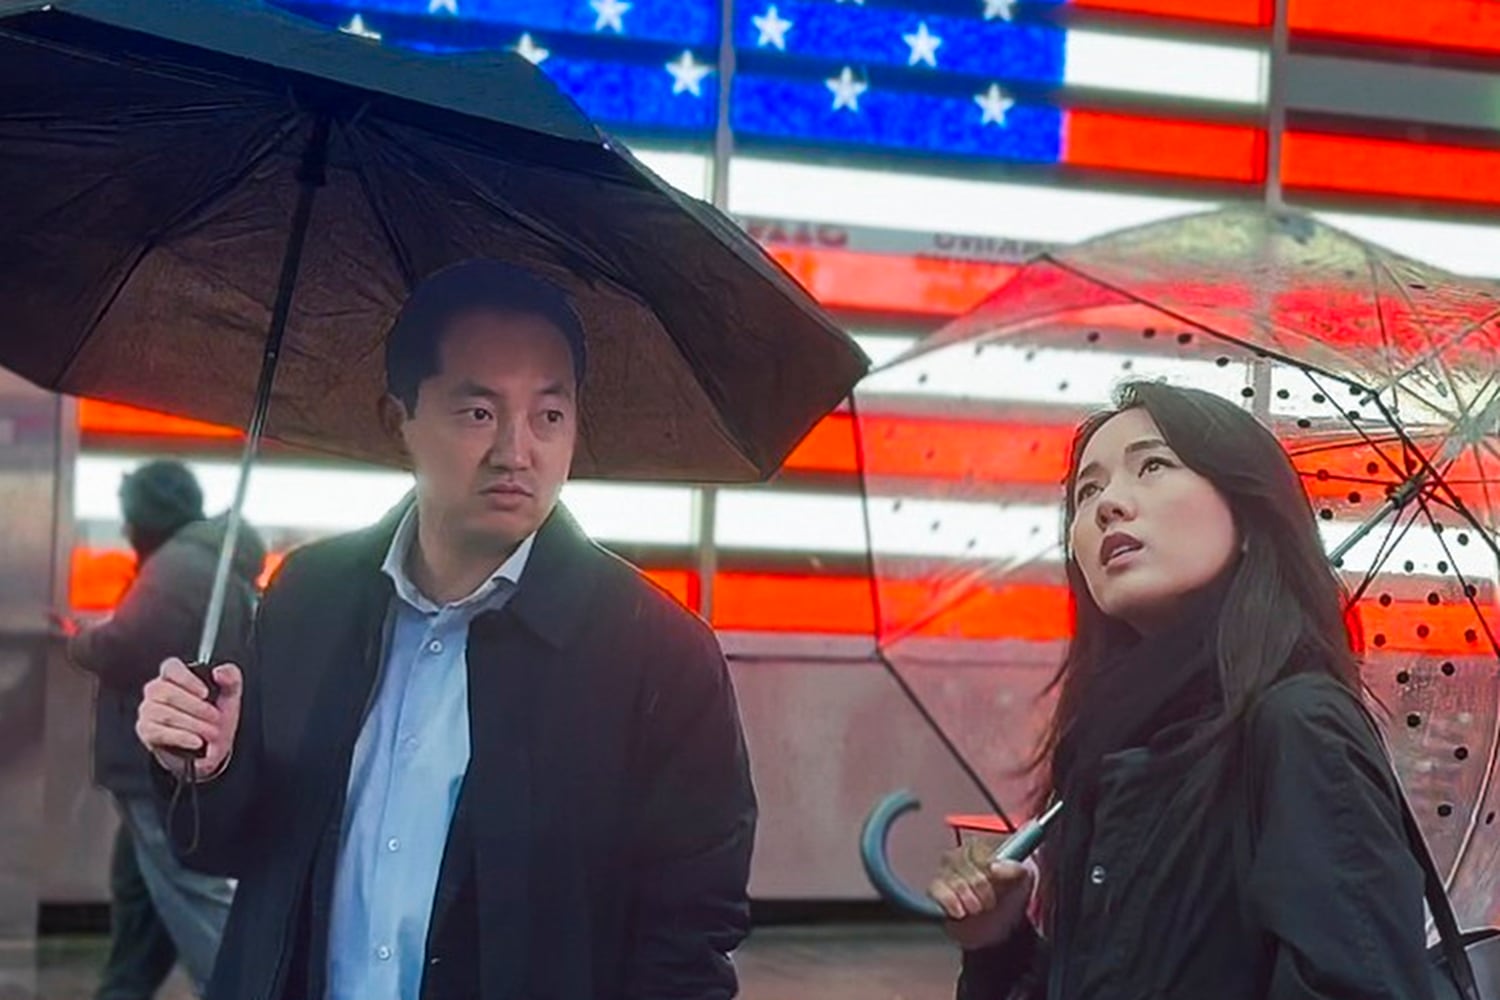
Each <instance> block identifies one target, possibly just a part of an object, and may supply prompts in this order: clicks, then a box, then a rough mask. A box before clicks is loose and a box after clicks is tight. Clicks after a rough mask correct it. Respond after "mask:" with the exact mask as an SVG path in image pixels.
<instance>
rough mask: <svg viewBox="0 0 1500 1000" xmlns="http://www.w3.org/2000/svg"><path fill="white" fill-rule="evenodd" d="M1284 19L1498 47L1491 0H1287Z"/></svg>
mask: <svg viewBox="0 0 1500 1000" xmlns="http://www.w3.org/2000/svg"><path fill="white" fill-rule="evenodd" d="M1105 2H1106V3H1108V0H1105ZM1267 23H1269V22H1267ZM1288 23H1290V25H1291V27H1292V30H1293V31H1295V32H1298V33H1302V34H1318V35H1324V36H1329V37H1334V38H1341V39H1347V40H1350V41H1361V42H1371V43H1381V44H1397V45H1410V46H1413V47H1420V48H1437V49H1454V50H1460V51H1468V52H1500V4H1497V3H1495V0H1291V3H1290V8H1289V11H1288Z"/></svg>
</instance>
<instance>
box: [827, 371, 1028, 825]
mask: <svg viewBox="0 0 1500 1000" xmlns="http://www.w3.org/2000/svg"><path fill="white" fill-rule="evenodd" d="M849 412H850V415H851V416H853V418H854V461H855V465H856V467H857V468H859V469H861V470H866V469H868V468H869V466H868V465H867V464H866V457H865V448H864V435H863V434H861V433H860V420H859V408H858V402H857V401H856V399H855V397H854V396H853V395H851V396H850V397H849ZM859 488H860V501H861V502H860V513H861V515H862V517H863V519H864V527H865V551H866V556H867V557H868V562H867V566H868V570H869V571H868V574H867V575H868V578H869V581H870V610H871V611H872V613H873V615H874V623H873V624H874V632H875V635H874V638H875V656H876V658H877V659H879V660H880V663H881V665H882V666H883V667H885V671H886V673H887V674H888V675H889V676H890V677H891V679H892V680H894V681H895V682H896V687H897V688H899V689H900V691H901V694H902V696H903V697H905V698H906V700H907V702H908V703H909V704H910V705H911V706H912V707H913V708H915V709H916V710H917V714H918V715H919V716H921V717H922V720H923V721H924V722H926V723H927V728H928V729H930V730H931V731H932V733H933V735H935V736H936V737H937V738H938V742H940V743H942V744H943V747H944V748H945V749H946V750H947V751H948V755H949V756H950V757H952V758H953V760H954V762H955V763H956V764H958V766H959V769H960V770H962V771H963V772H964V776H965V777H967V778H968V779H969V781H970V782H971V783H972V784H973V785H974V787H975V788H976V789H977V790H978V792H979V794H980V796H981V797H982V798H983V799H984V801H985V804H986V805H988V806H989V807H990V808H991V809H993V810H994V811H995V814H996V815H997V816H999V817H1000V818H1001V819H1002V820H1003V821H1004V822H1005V823H1006V824H1007V825H1008V826H1011V827H1014V826H1015V824H1014V823H1012V822H1011V820H1010V817H1009V816H1008V815H1007V814H1006V812H1005V809H1004V808H1003V807H1002V806H1001V805H1000V800H999V799H998V798H997V797H996V796H995V795H994V793H992V792H991V791H990V789H989V786H988V785H986V784H985V782H984V780H983V779H982V778H981V777H980V775H979V772H978V771H977V770H975V768H974V765H973V764H971V763H970V762H969V759H968V758H967V757H965V756H964V755H963V753H962V752H961V751H960V750H959V749H958V745H957V744H955V743H954V742H953V740H952V739H950V738H949V736H948V734H947V733H946V732H945V731H944V730H943V727H942V726H941V725H939V724H938V721H937V719H936V718H935V717H934V716H933V714H932V713H931V712H930V711H929V710H928V708H927V704H926V702H924V701H923V700H922V698H921V696H920V695H918V694H917V692H916V689H915V688H913V687H912V686H911V684H910V683H908V682H907V680H906V678H905V677H903V676H902V674H901V671H899V670H897V669H896V665H895V664H894V663H892V662H891V660H890V658H889V657H888V656H887V655H886V650H885V648H884V647H885V644H884V643H883V642H882V641H881V635H880V630H881V622H882V621H883V620H884V618H883V616H882V615H881V603H882V602H881V599H880V577H879V571H878V568H877V567H876V565H875V528H874V525H873V524H872V523H871V520H870V492H869V480H868V477H867V476H864V475H861V476H860V487H859Z"/></svg>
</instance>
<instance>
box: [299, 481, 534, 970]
mask: <svg viewBox="0 0 1500 1000" xmlns="http://www.w3.org/2000/svg"><path fill="white" fill-rule="evenodd" d="M416 537H417V516H416V508H415V507H413V508H412V509H411V511H409V512H408V513H407V515H406V517H404V518H403V519H402V521H401V524H400V526H399V527H398V528H397V530H396V535H395V538H394V539H393V540H392V542H391V548H390V551H389V552H388V553H387V554H386V559H385V564H384V566H383V567H382V570H383V572H385V574H386V575H387V576H389V577H390V578H391V581H392V583H393V584H394V585H395V596H394V598H393V599H392V600H391V607H390V611H389V612H388V618H387V621H386V643H385V650H384V656H383V658H382V666H381V672H380V678H379V680H378V681H377V682H376V684H377V686H376V692H375V697H374V699H373V700H372V702H371V704H370V707H369V711H368V714H367V715H366V716H365V721H364V726H363V728H362V729H361V730H360V734H359V739H358V740H357V741H356V743H355V745H354V759H353V763H352V765H351V766H350V769H349V788H348V799H347V802H346V804H345V807H344V825H343V830H342V835H341V840H340V847H339V857H338V867H337V870H336V873H335V875H334V886H333V909H332V914H331V918H330V926H329V936H328V1000H374V998H377V997H378V998H383V1000H385V998H388V1000H396V998H398V997H399V998H402V1000H415V998H416V997H417V995H418V993H419V992H420V989H421V983H422V971H423V966H424V961H425V954H426V948H427V925H428V922H429V920H430V919H431V916H432V901H433V896H434V895H435V893H436V890H437V880H438V874H439V870H440V868H441V867H442V863H443V849H444V847H445V845H446V844H447V841H448V827H449V824H450V823H451V822H452V819H453V808H454V805H455V804H456V802H457V800H458V790H459V787H460V785H461V784H462V782H463V778H464V773H465V771H466V770H467V769H468V766H469V677H468V671H467V666H466V659H465V654H466V652H467V651H468V641H469V623H470V622H471V621H473V619H474V618H475V617H476V616H478V615H479V614H481V613H482V612H485V611H493V610H497V609H499V608H501V607H503V606H504V605H505V602H506V601H507V600H509V598H510V595H511V594H512V593H513V592H514V591H515V588H516V585H517V584H518V583H520V580H521V572H522V570H524V569H525V567H526V560H527V558H528V557H529V556H530V554H531V546H532V543H533V542H534V541H535V536H532V537H531V538H528V539H526V541H524V542H522V543H521V545H520V546H519V547H518V548H517V549H516V551H515V554H513V555H512V556H511V557H510V558H509V559H508V560H506V562H505V563H504V565H502V566H501V567H500V568H499V569H498V570H496V571H495V573H494V574H493V575H492V576H491V577H490V579H489V580H487V581H485V582H484V584H482V585H481V586H480V587H479V588H478V589H477V590H475V591H474V592H473V593H472V594H470V595H469V596H468V597H465V598H464V599H463V600H461V601H455V602H454V603H452V604H447V605H444V606H442V607H439V606H438V605H436V604H434V603H433V602H432V601H430V600H429V599H428V598H427V597H426V596H425V595H423V594H422V593H421V592H420V591H419V590H418V589H417V588H416V586H415V585H414V584H413V583H412V582H411V578H410V577H409V576H408V575H407V572H406V566H407V561H408V557H409V555H410V553H411V549H412V546H413V544H414V543H415V540H416Z"/></svg>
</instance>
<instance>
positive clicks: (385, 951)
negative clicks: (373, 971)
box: [375, 945, 391, 962]
mask: <svg viewBox="0 0 1500 1000" xmlns="http://www.w3.org/2000/svg"><path fill="white" fill-rule="evenodd" d="M375 957H376V958H378V959H380V960H381V961H382V962H389V961H390V960H391V949H389V948H387V947H386V946H385V945H381V946H380V947H379V948H376V949H375Z"/></svg>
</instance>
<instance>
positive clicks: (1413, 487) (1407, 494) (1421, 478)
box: [1328, 469, 1428, 566]
mask: <svg viewBox="0 0 1500 1000" xmlns="http://www.w3.org/2000/svg"><path fill="white" fill-rule="evenodd" d="M1427 475H1428V472H1427V470H1426V469H1422V470H1420V471H1418V472H1417V473H1416V474H1415V475H1413V476H1412V477H1411V478H1410V479H1408V480H1407V481H1406V482H1404V483H1402V484H1401V485H1400V486H1399V487H1397V488H1396V491H1395V492H1394V493H1392V494H1391V495H1390V496H1388V497H1386V498H1385V503H1383V504H1381V505H1380V507H1379V509H1377V510H1376V511H1375V513H1373V514H1371V515H1370V516H1369V517H1367V518H1365V520H1364V521H1363V522H1362V523H1361V524H1360V526H1359V527H1357V528H1355V529H1354V531H1353V533H1352V534H1350V535H1349V537H1348V538H1346V539H1344V540H1343V541H1342V542H1339V543H1338V545H1336V546H1334V548H1333V551H1332V552H1330V553H1328V561H1329V562H1331V563H1333V564H1334V565H1335V566H1337V565H1339V564H1340V563H1341V562H1342V561H1343V558H1344V557H1345V556H1346V555H1348V554H1349V551H1350V550H1351V549H1353V548H1354V546H1356V545H1358V544H1359V543H1360V542H1362V541H1364V538H1365V536H1366V535H1368V534H1369V533H1370V532H1372V531H1374V530H1375V528H1376V527H1377V526H1378V525H1379V524H1380V522H1382V521H1384V520H1385V519H1386V518H1388V517H1390V516H1391V515H1392V514H1394V513H1395V512H1396V511H1398V510H1400V509H1401V508H1402V507H1405V506H1406V505H1407V504H1408V503H1410V502H1411V498H1412V497H1414V496H1416V495H1417V489H1418V488H1419V487H1420V486H1421V485H1422V484H1423V483H1425V482H1426V481H1427Z"/></svg>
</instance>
